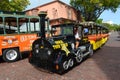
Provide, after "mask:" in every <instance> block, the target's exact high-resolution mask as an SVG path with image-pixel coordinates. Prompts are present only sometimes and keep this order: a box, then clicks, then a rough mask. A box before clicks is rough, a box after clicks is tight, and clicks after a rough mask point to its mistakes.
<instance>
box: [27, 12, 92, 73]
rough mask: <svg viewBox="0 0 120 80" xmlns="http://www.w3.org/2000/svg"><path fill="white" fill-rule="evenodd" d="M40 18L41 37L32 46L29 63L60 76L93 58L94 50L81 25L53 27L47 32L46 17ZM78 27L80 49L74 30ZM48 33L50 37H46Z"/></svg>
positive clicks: (70, 24)
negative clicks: (86, 57)
mask: <svg viewBox="0 0 120 80" xmlns="http://www.w3.org/2000/svg"><path fill="white" fill-rule="evenodd" d="M39 16H40V25H41V37H40V38H39V39H37V40H35V41H34V42H33V44H32V51H31V53H30V56H29V62H30V63H31V64H32V65H34V66H37V67H41V68H44V69H48V70H50V71H55V72H58V73H60V74H62V73H64V72H65V71H67V70H69V69H70V68H72V67H73V66H74V65H75V64H78V63H80V62H81V61H82V60H83V58H84V57H85V56H87V55H88V56H91V55H92V54H93V49H92V46H91V44H90V42H89V41H88V39H87V37H85V36H84V31H83V29H82V27H81V26H80V25H79V24H75V23H67V24H59V25H53V26H52V27H51V30H48V31H46V30H45V21H46V19H45V16H46V13H42V14H40V15H39ZM75 27H78V29H79V34H80V37H81V40H79V46H78V48H75V45H76V43H75V42H76V39H75V36H74V28H75ZM46 32H48V33H49V36H48V37H46Z"/></svg>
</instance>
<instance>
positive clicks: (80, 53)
mask: <svg viewBox="0 0 120 80" xmlns="http://www.w3.org/2000/svg"><path fill="white" fill-rule="evenodd" d="M82 60H83V53H82V52H81V50H80V49H79V50H78V51H77V52H76V62H77V63H80V62H82Z"/></svg>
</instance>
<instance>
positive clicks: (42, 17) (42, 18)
mask: <svg viewBox="0 0 120 80" xmlns="http://www.w3.org/2000/svg"><path fill="white" fill-rule="evenodd" d="M46 15H47V12H46V11H41V12H40V13H39V14H38V16H39V17H40V30H41V38H42V39H46V37H45V21H46V19H45V17H46Z"/></svg>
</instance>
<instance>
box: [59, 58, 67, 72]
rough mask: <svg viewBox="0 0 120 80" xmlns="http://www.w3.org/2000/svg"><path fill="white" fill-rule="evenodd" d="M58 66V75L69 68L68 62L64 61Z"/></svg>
mask: <svg viewBox="0 0 120 80" xmlns="http://www.w3.org/2000/svg"><path fill="white" fill-rule="evenodd" d="M59 66H60V69H59V71H58V73H59V74H63V73H64V72H65V71H66V70H68V68H69V65H68V61H66V60H65V61H63V62H62V63H61V64H60V65H59Z"/></svg>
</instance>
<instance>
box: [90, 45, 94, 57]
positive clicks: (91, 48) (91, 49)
mask: <svg viewBox="0 0 120 80" xmlns="http://www.w3.org/2000/svg"><path fill="white" fill-rule="evenodd" d="M89 53H90V54H89V57H91V56H92V55H93V54H94V51H93V47H92V45H90V47H89Z"/></svg>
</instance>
